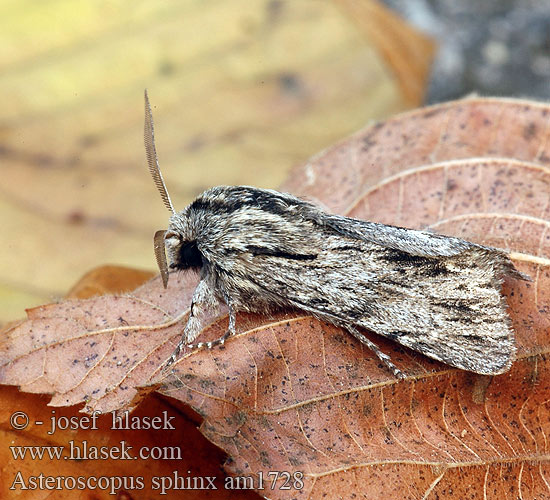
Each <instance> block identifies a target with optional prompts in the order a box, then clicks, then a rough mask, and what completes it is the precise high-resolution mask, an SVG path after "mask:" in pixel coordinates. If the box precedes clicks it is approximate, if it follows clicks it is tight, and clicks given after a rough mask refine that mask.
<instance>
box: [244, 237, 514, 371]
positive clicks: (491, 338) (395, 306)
mask: <svg viewBox="0 0 550 500" xmlns="http://www.w3.org/2000/svg"><path fill="white" fill-rule="evenodd" d="M453 240H454V239H453ZM460 241H462V240H460ZM465 243H466V244H467V242H465ZM451 244H452V242H451V243H450V244H449V245H451ZM308 248H309V250H308V251H307V252H305V250H304V248H296V249H294V250H293V249H290V250H289V248H288V246H287V247H286V248H285V249H284V250H280V251H274V250H273V249H270V250H269V252H265V253H262V251H261V249H260V248H258V247H255V249H254V252H252V253H243V254H242V255H241V259H242V264H243V265H244V266H245V267H246V269H247V275H248V276H250V277H253V278H251V279H253V281H254V286H256V287H259V288H260V289H261V291H262V293H261V294H260V295H262V297H263V299H262V300H264V301H265V307H266V308H268V307H269V305H270V304H278V305H280V306H293V307H296V308H298V309H302V310H304V311H307V312H309V313H311V314H312V315H314V316H316V317H318V318H320V319H323V320H326V321H328V322H331V323H335V324H338V325H341V326H344V327H345V326H346V325H355V326H360V327H364V328H367V329H369V330H372V331H374V332H375V333H378V334H380V335H383V336H385V337H388V338H391V339H394V340H396V341H397V342H399V343H401V344H402V345H404V346H407V347H410V348H411V349H414V350H416V351H418V352H420V353H422V354H425V355H427V356H429V357H431V358H434V359H437V360H440V361H443V362H445V363H447V364H449V365H452V366H455V367H457V368H461V369H465V370H470V371H473V372H477V373H484V374H497V373H502V372H504V371H506V370H508V368H509V367H510V364H511V362H512V360H513V357H514V353H515V341H514V333H513V330H512V329H511V326H510V321H509V318H508V315H507V312H506V303H505V301H504V299H503V297H502V295H501V283H502V275H503V274H504V273H506V272H507V270H508V269H509V268H510V267H511V268H512V269H513V266H512V264H511V263H510V261H509V260H508V258H507V257H506V255H505V254H504V253H502V252H500V251H498V250H493V249H489V248H485V247H480V246H477V245H473V244H471V245H470V246H469V247H467V248H465V249H463V250H462V251H461V252H460V253H456V254H454V255H449V256H448V255H439V256H418V255H414V254H411V253H407V252H405V251H403V250H401V249H397V250H396V249H393V248H386V247H383V246H381V245H379V244H373V243H371V242H368V241H363V240H359V239H352V238H349V237H345V236H334V235H326V234H323V235H312V241H311V242H310V245H309V246H308ZM313 252H315V253H314V254H313ZM249 298H250V295H249ZM260 309H261V305H259V306H258V308H256V310H260Z"/></svg>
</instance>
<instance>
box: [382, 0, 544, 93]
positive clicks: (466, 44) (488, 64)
mask: <svg viewBox="0 0 550 500" xmlns="http://www.w3.org/2000/svg"><path fill="white" fill-rule="evenodd" d="M383 2H384V3H385V4H386V5H387V6H388V7H390V8H392V9H394V10H395V11H397V12H398V13H399V14H400V15H401V16H402V17H404V18H405V19H407V21H409V23H411V24H412V25H413V26H415V27H416V28H418V29H420V30H421V31H423V32H425V33H427V34H429V35H431V36H432V37H434V38H435V39H436V40H437V42H438V43H439V50H438V52H437V55H436V58H435V60H434V63H433V66H432V72H431V78H430V84H429V87H428V89H427V93H426V97H425V102H426V103H435V102H441V101H446V100H449V99H456V98H459V97H462V96H464V95H466V94H469V93H472V92H476V93H478V94H480V95H483V96H509V97H529V98H534V99H539V100H550V0H383Z"/></svg>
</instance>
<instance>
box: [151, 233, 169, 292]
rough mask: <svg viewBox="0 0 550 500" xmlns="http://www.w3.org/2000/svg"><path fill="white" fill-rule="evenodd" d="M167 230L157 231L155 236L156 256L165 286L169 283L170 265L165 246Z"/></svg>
mask: <svg viewBox="0 0 550 500" xmlns="http://www.w3.org/2000/svg"><path fill="white" fill-rule="evenodd" d="M165 234H166V231H164V230H162V231H157V232H156V233H155V237H154V238H153V243H154V245H153V246H154V249H155V258H156V259H157V265H158V266H159V270H160V276H161V277H162V284H163V285H164V288H166V285H168V266H167V263H166V253H165V248H164V235H165Z"/></svg>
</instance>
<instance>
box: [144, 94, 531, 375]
mask: <svg viewBox="0 0 550 500" xmlns="http://www.w3.org/2000/svg"><path fill="white" fill-rule="evenodd" d="M144 138H145V150H146V154H147V162H148V165H149V170H150V172H151V174H152V176H153V179H154V181H155V184H156V186H157V188H158V190H159V192H160V195H161V197H162V200H163V202H164V205H165V206H166V207H167V208H168V209H169V210H170V211H171V212H172V215H171V216H170V221H169V225H168V229H167V230H162V231H157V232H156V233H155V236H154V249H155V256H156V260H157V263H158V266H159V269H160V273H161V276H162V281H163V284H164V286H165V287H166V285H167V283H168V277H169V272H168V268H170V269H171V270H176V271H179V270H189V269H192V270H196V271H198V272H199V274H200V281H199V284H198V285H197V288H196V289H195V291H194V293H193V298H192V301H191V308H190V313H189V318H188V321H187V324H186V326H185V328H184V331H183V335H182V338H181V340H180V342H179V343H178V345H177V347H176V348H175V351H174V353H173V354H172V356H171V357H170V359H169V360H168V361H167V366H169V365H170V364H172V363H173V362H174V361H175V360H176V359H177V357H178V355H179V353H180V352H181V350H182V348H183V346H184V345H191V346H192V342H193V341H194V340H195V339H196V338H197V336H198V335H199V333H200V331H201V329H202V322H201V316H202V315H203V314H204V312H205V311H206V310H207V309H209V308H215V307H216V306H217V305H219V303H220V302H224V303H225V304H226V305H227V308H228V310H229V326H228V329H227V332H226V333H225V334H224V335H223V336H222V337H221V338H219V339H217V340H215V341H213V342H205V343H198V344H195V345H194V346H193V347H203V346H206V347H208V348H212V347H214V346H216V345H220V344H223V343H224V342H225V341H226V340H227V338H228V337H229V336H231V335H234V334H235V331H236V312H237V311H248V312H259V313H265V314H269V313H270V312H272V311H275V310H279V309H285V308H292V309H299V310H302V311H305V312H307V313H309V314H311V315H313V316H314V317H316V318H318V319H320V320H323V321H326V322H328V323H332V324H334V325H337V326H340V327H342V328H344V329H345V330H347V331H348V332H349V333H350V334H351V335H353V336H354V337H355V338H356V339H358V340H359V341H360V342H361V343H363V344H364V345H365V346H367V347H368V348H370V349H371V350H372V351H373V352H374V353H375V354H376V355H377V356H378V358H379V359H380V360H381V361H382V362H383V363H384V364H385V365H386V366H387V367H388V368H389V369H390V370H391V371H392V372H393V373H394V374H395V376H397V377H400V378H402V377H403V373H402V372H401V371H400V370H399V369H398V368H397V367H396V366H395V365H394V364H393V362H392V360H391V359H390V357H389V356H388V355H387V354H385V353H383V352H382V351H381V350H380V349H379V348H378V346H377V345H376V344H375V343H374V342H372V341H371V340H370V339H369V338H367V337H366V336H365V335H364V334H363V333H362V332H361V330H362V329H368V330H371V331H373V332H375V333H377V334H379V335H382V336H384V337H387V338H390V339H393V340H395V341H397V342H399V343H400V344H402V345H403V346H406V347H409V348H411V349H413V350H415V351H418V352H420V353H422V354H424V355H426V356H429V357H430V358H433V359H436V360H439V361H442V362H444V363H447V364H448V365H451V366H453V367H456V368H461V369H464V370H469V371H472V372H476V373H481V374H489V375H495V374H499V373H503V372H505V371H507V370H508V369H509V368H510V365H511V363H512V361H513V359H514V355H515V350H516V347H515V339H514V331H513V329H512V327H511V324H510V319H509V317H508V314H507V310H506V307H507V306H506V302H505V300H504V297H503V296H502V293H501V285H502V281H503V277H504V276H511V277H513V278H516V279H521V280H526V279H529V277H528V276H526V275H524V274H522V273H520V272H519V271H518V270H517V269H516V268H515V267H514V265H513V264H512V262H511V260H510V258H509V256H508V254H507V253H506V252H505V251H503V250H499V249H496V248H491V247H487V246H483V245H478V244H476V243H471V242H469V241H465V240H463V239H460V238H455V237H451V236H443V235H440V234H435V233H431V232H426V231H420V230H415V229H406V228H402V227H395V226H389V225H384V224H379V223H375V222H367V221H363V220H357V219H352V218H349V217H343V216H340V215H333V214H329V213H326V212H324V211H323V210H321V209H320V208H318V207H317V206H315V205H313V204H311V203H309V202H307V201H304V200H301V199H299V198H297V197H295V196H292V195H291V194H286V193H280V192H277V191H273V190H270V189H259V188H254V187H249V186H218V187H213V188H211V189H208V190H207V191H205V192H204V193H202V194H201V195H200V196H199V197H198V198H197V199H196V200H195V201H193V202H192V203H191V204H190V205H189V206H188V207H187V208H185V209H184V210H182V211H181V212H176V211H175V210H174V207H173V205H172V201H171V199H170V196H169V194H168V191H167V189H166V186H165V183H164V180H163V177H162V174H161V171H160V168H159V165H158V159H157V153H156V148H155V140H154V128H153V119H152V115H151V108H150V105H149V100H148V97H147V92H145V133H144ZM167 257H168V258H167Z"/></svg>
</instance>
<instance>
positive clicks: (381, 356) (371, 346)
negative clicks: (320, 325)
mask: <svg viewBox="0 0 550 500" xmlns="http://www.w3.org/2000/svg"><path fill="white" fill-rule="evenodd" d="M342 326H343V327H344V328H345V329H346V330H347V331H348V332H349V333H351V334H352V335H353V336H354V337H355V338H356V339H357V340H358V341H359V342H361V343H362V344H363V345H366V346H367V347H368V348H369V349H370V350H371V351H373V352H374V354H376V355H377V356H378V359H379V360H380V361H382V363H384V364H385V365H386V366H387V367H388V368H389V369H390V370H391V371H392V372H393V374H394V375H395V376H396V377H397V378H399V379H404V378H405V375H404V374H403V372H402V371H401V370H400V369H399V368H397V366H395V365H394V364H393V363H392V361H391V358H390V357H389V356H388V355H387V354H384V353H383V352H382V351H381V350H380V348H379V347H378V346H377V345H376V344H375V343H374V342H373V341H372V340H369V339H368V338H367V337H365V336H364V335H363V334H362V333H361V332H359V331H358V330H357V329H356V328H355V327H353V326H351V325H349V324H344V325H342Z"/></svg>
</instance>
